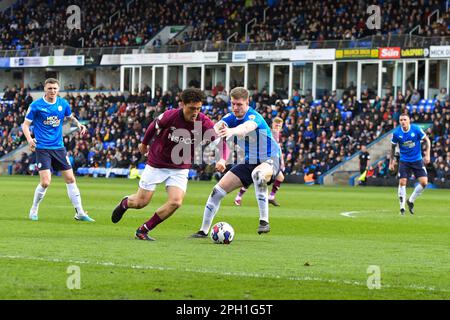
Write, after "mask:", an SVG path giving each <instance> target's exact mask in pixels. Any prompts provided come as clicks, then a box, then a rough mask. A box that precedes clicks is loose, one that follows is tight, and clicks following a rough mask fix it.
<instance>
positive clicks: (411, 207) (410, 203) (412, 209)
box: [406, 199, 414, 214]
mask: <svg viewBox="0 0 450 320" xmlns="http://www.w3.org/2000/svg"><path fill="white" fill-rule="evenodd" d="M406 204H407V205H408V209H409V213H411V214H414V203H412V202H409V199H408V200H406Z"/></svg>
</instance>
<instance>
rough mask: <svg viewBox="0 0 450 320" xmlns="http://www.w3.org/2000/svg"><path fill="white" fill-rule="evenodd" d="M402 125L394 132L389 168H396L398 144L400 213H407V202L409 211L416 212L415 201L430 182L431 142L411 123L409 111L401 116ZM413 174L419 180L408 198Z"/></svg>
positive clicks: (420, 129)
mask: <svg viewBox="0 0 450 320" xmlns="http://www.w3.org/2000/svg"><path fill="white" fill-rule="evenodd" d="M399 121H400V125H399V126H398V127H397V128H396V129H395V130H394V133H393V134H392V141H391V142H392V147H391V154H390V157H391V160H390V162H389V169H390V170H391V171H393V170H394V167H395V159H394V158H395V157H394V155H395V148H396V146H397V144H398V145H399V148H400V162H399V165H398V178H399V186H398V198H399V200H400V214H401V215H404V214H405V203H406V204H407V205H408V209H409V212H410V213H411V214H414V201H415V200H416V198H417V197H418V196H420V195H421V194H422V192H423V190H424V189H425V187H426V186H427V184H428V176H427V169H426V168H425V165H427V164H428V163H430V151H431V142H430V139H429V138H428V137H427V135H426V134H425V132H423V130H422V128H420V127H419V126H418V125H415V124H411V120H410V118H409V115H408V114H407V113H404V114H402V115H401V116H400V120H399ZM422 140H423V141H425V143H426V149H425V155H424V157H423V158H422V145H421V142H422ZM411 174H414V178H416V179H417V180H419V183H418V184H417V186H416V187H415V189H414V191H413V193H412V194H411V196H410V197H409V199H406V184H407V182H408V179H409V177H410V176H411Z"/></svg>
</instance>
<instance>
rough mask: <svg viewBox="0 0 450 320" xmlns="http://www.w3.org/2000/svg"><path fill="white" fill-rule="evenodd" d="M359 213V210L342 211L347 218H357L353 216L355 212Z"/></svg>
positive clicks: (342, 214)
mask: <svg viewBox="0 0 450 320" xmlns="http://www.w3.org/2000/svg"><path fill="white" fill-rule="evenodd" d="M355 213H359V211H348V212H342V213H340V215H341V216H344V217H347V218H356V217H355V216H353V214H355Z"/></svg>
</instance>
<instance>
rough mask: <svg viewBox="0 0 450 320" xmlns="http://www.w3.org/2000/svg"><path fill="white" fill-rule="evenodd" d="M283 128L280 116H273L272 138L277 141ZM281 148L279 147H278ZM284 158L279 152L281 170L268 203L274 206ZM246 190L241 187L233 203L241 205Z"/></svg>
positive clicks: (281, 176)
mask: <svg viewBox="0 0 450 320" xmlns="http://www.w3.org/2000/svg"><path fill="white" fill-rule="evenodd" d="M282 128H283V119H282V118H280V117H275V118H274V119H273V122H272V135H273V137H274V139H275V140H276V141H277V142H278V143H279V142H280V136H281V130H282ZM280 149H281V148H280ZM284 169H285V168H284V159H283V154H281V170H280V173H279V174H278V176H277V178H276V179H275V181H274V183H273V186H272V191H271V192H270V194H269V203H270V204H272V205H274V206H275V207H279V206H280V205H279V204H278V202H277V200H276V199H275V195H276V193H277V192H278V190H280V186H281V183H282V182H283V181H284V174H283V172H284ZM246 191H247V188H246V187H242V188H241V189H239V192H238V193H237V195H236V197H235V198H234V204H235V205H237V206H240V205H241V201H242V197H243V196H244V194H245V192H246Z"/></svg>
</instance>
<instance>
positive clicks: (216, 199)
mask: <svg viewBox="0 0 450 320" xmlns="http://www.w3.org/2000/svg"><path fill="white" fill-rule="evenodd" d="M226 195H227V192H226V191H225V190H223V189H222V188H221V187H220V186H219V185H218V184H216V185H215V186H214V188H213V190H212V192H211V194H210V195H209V198H208V201H207V202H206V205H205V211H204V212H203V222H202V227H201V228H200V230H201V231H203V232H204V233H206V234H208V232H209V228H211V224H212V221H213V219H214V216H215V215H216V212H217V210H219V207H220V201H222V199H223V197H225V196H226Z"/></svg>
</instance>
